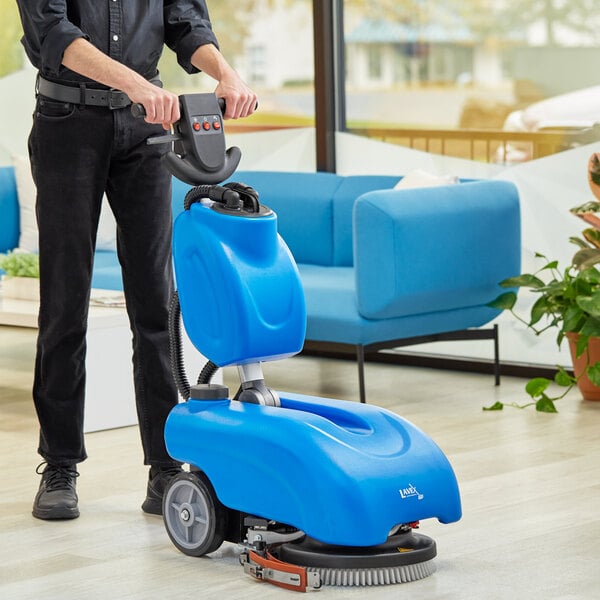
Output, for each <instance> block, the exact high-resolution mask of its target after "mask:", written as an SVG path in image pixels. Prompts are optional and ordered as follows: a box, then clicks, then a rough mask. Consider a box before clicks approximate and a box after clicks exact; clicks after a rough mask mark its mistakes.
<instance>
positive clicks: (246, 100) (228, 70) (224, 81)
mask: <svg viewBox="0 0 600 600" xmlns="http://www.w3.org/2000/svg"><path fill="white" fill-rule="evenodd" d="M192 64H193V65H194V66H195V67H196V68H197V69H200V70H201V71H204V72H205V73H206V74H207V75H209V76H210V77H212V78H213V79H215V80H216V81H218V85H217V87H216V89H215V94H216V96H217V98H224V99H225V114H224V115H223V116H224V117H225V118H226V119H239V118H241V117H248V116H249V115H251V114H252V113H253V112H254V110H255V109H256V103H257V96H256V94H255V93H254V92H253V91H252V90H251V89H250V88H249V87H248V86H247V85H246V84H245V83H244V82H243V81H242V79H241V77H240V76H239V75H238V73H237V72H236V71H235V70H234V69H233V68H232V67H231V66H230V65H229V63H228V62H227V61H226V60H225V58H224V57H223V55H222V54H221V53H220V52H219V51H218V50H217V48H216V47H215V46H213V45H212V44H206V45H204V46H200V47H199V48H197V49H196V51H195V52H194V54H193V55H192Z"/></svg>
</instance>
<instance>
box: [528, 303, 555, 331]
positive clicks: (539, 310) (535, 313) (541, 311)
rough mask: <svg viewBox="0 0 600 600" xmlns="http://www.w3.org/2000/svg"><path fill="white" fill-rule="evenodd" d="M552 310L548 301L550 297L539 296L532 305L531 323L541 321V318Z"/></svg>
mask: <svg viewBox="0 0 600 600" xmlns="http://www.w3.org/2000/svg"><path fill="white" fill-rule="evenodd" d="M551 312H552V310H551V307H550V303H549V302H548V298H546V296H541V297H540V298H538V299H537V300H536V301H535V303H534V304H533V306H532V307H531V315H530V317H529V325H530V326H531V325H535V324H536V323H538V322H539V321H540V319H541V318H542V317H543V316H544V315H547V314H550V313H551Z"/></svg>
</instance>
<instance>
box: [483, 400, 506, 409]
mask: <svg viewBox="0 0 600 600" xmlns="http://www.w3.org/2000/svg"><path fill="white" fill-rule="evenodd" d="M503 408H504V404H502V402H500V401H498V402H495V403H494V404H492V405H491V406H487V407H486V406H484V407H483V410H502V409H503Z"/></svg>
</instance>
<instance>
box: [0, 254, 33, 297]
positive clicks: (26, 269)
mask: <svg viewBox="0 0 600 600" xmlns="http://www.w3.org/2000/svg"><path fill="white" fill-rule="evenodd" d="M0 269H1V270H2V271H4V274H3V275H2V295H3V296H4V297H5V298H17V299H20V300H34V301H35V300H39V276H40V267H39V258H38V255H37V254H34V253H33V252H18V251H13V252H8V253H7V254H0Z"/></svg>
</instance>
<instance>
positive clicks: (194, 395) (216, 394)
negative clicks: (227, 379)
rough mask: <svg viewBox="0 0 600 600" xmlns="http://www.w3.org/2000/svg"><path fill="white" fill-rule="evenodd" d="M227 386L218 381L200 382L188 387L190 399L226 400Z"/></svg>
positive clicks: (227, 396)
mask: <svg viewBox="0 0 600 600" xmlns="http://www.w3.org/2000/svg"><path fill="white" fill-rule="evenodd" d="M228 399H229V388H228V387H227V386H226V385H221V384H218V383H202V384H198V385H192V386H191V387H190V400H228Z"/></svg>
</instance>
